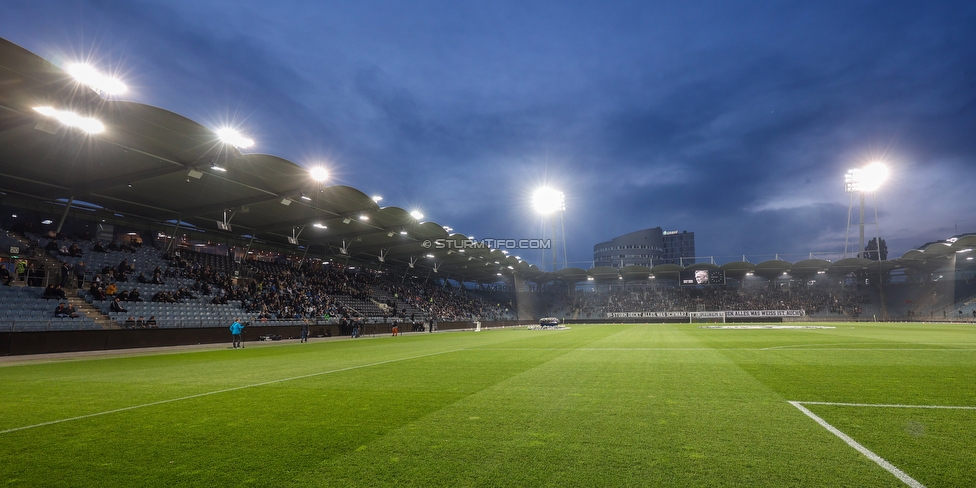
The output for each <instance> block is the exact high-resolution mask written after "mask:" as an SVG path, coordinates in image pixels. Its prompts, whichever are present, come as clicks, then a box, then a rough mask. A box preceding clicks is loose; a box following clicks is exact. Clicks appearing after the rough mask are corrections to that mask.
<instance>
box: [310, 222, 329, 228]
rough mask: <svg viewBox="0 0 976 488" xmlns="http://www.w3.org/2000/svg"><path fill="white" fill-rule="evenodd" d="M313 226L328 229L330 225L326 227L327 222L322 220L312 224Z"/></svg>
mask: <svg viewBox="0 0 976 488" xmlns="http://www.w3.org/2000/svg"><path fill="white" fill-rule="evenodd" d="M312 227H315V228H316V229H328V227H326V226H325V224H323V223H321V222H316V223H314V224H312Z"/></svg>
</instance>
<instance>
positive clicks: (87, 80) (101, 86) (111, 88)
mask: <svg viewBox="0 0 976 488" xmlns="http://www.w3.org/2000/svg"><path fill="white" fill-rule="evenodd" d="M68 74H70V75H71V76H73V77H74V79H76V80H78V81H79V82H80V83H84V84H85V85H88V87H89V88H91V89H92V90H94V91H95V93H98V94H99V95H121V94H123V93H125V92H126V91H127V90H128V87H126V86H125V83H122V81H121V80H119V79H117V78H112V77H111V76H105V75H103V74H101V73H99V72H98V70H97V69H95V68H93V67H91V66H89V65H87V64H81V63H78V64H72V65H71V66H68Z"/></svg>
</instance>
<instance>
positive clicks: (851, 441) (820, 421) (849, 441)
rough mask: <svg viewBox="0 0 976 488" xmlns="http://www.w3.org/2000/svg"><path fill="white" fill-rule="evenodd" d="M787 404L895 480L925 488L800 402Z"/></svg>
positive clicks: (916, 487)
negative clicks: (893, 476)
mask: <svg viewBox="0 0 976 488" xmlns="http://www.w3.org/2000/svg"><path fill="white" fill-rule="evenodd" d="M789 403H790V405H793V406H794V407H796V408H797V409H798V410H800V411H801V412H803V413H804V414H805V415H806V416H807V417H810V418H812V419H813V420H814V422H816V423H818V424H820V426H821V427H823V428H825V429H827V431H829V432H830V433H831V434H834V435H835V436H837V437H839V438H840V439H841V440H842V441H844V442H845V443H847V445H849V446H851V447H853V448H854V449H856V450H857V451H858V452H860V453H861V454H864V455H865V456H867V457H868V459H870V460H872V461H874V462H875V463H877V464H878V466H881V467H882V468H884V469H885V470H886V471H888V472H889V473H891V474H893V475H895V477H896V478H898V479H899V480H901V481H902V482H903V483H905V484H906V485H908V486H911V487H912V488H925V485H923V484H921V483H919V482H918V481H917V480H915V478H912V477H911V476H908V474H907V473H905V472H904V471H902V470H900V469H898V468H897V467H895V466H894V465H893V464H891V463H889V462H888V461H886V460H885V459H884V458H883V457H881V456H878V455H877V454H875V453H874V452H872V451H871V450H870V449H868V448H866V447H864V446H863V445H861V444H860V443H859V442H857V441H855V440H854V439H852V438H851V437H850V436H848V435H847V434H845V433H843V432H841V431H840V429H838V428H836V427H834V426H833V425H830V424H829V423H827V421H826V420H824V419H822V418H820V417H819V416H817V414H815V413H813V412H811V411H810V410H808V409H807V408H806V407H804V406H803V405H800V402H792V401H791V402H789ZM810 403H812V402H810Z"/></svg>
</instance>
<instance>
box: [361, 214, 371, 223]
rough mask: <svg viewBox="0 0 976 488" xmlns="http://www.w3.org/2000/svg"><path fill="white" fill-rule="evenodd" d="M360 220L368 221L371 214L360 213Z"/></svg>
mask: <svg viewBox="0 0 976 488" xmlns="http://www.w3.org/2000/svg"><path fill="white" fill-rule="evenodd" d="M359 220H361V221H363V222H366V221H367V220H369V215H360V216H359Z"/></svg>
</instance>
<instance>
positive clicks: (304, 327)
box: [300, 319, 308, 342]
mask: <svg viewBox="0 0 976 488" xmlns="http://www.w3.org/2000/svg"><path fill="white" fill-rule="evenodd" d="M300 342H308V319H305V320H303V321H302V340H301V341H300Z"/></svg>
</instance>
